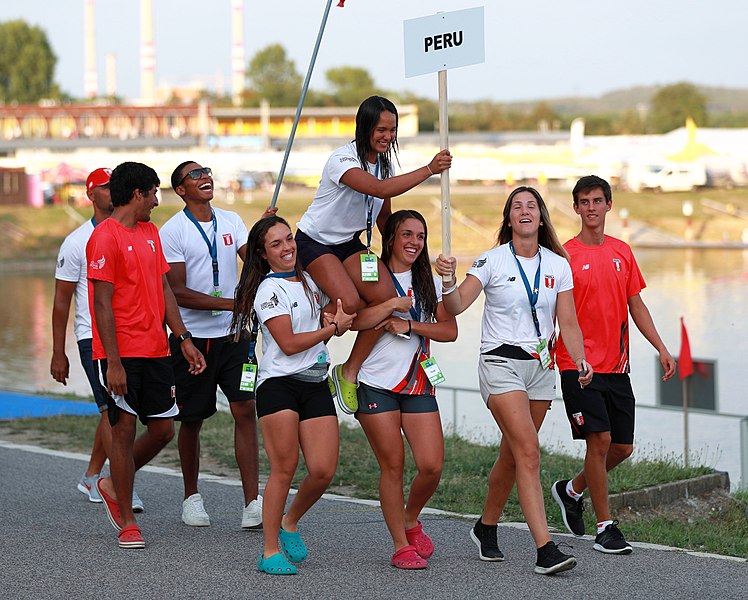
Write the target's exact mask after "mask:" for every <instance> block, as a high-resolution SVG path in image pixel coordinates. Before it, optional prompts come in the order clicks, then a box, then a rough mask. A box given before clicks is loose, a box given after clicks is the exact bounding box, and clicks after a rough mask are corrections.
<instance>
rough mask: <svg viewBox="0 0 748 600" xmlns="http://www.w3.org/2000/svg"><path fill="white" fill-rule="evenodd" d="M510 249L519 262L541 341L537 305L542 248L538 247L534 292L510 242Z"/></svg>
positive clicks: (536, 330)
mask: <svg viewBox="0 0 748 600" xmlns="http://www.w3.org/2000/svg"><path fill="white" fill-rule="evenodd" d="M509 249H510V250H511V251H512V256H514V260H515V261H516V262H517V268H518V269H519V274H520V275H521V276H522V283H524V284H525V291H526V292H527V299H528V300H529V301H530V312H532V321H533V323H535V332H536V333H537V334H538V339H540V323H539V322H538V313H537V311H536V310H535V305H536V304H537V303H538V292H539V291H540V246H538V270H537V271H535V286H534V287H533V288H532V290H530V282H529V281H528V280H527V275H525V270H524V269H523V268H522V265H521V264H520V263H519V259H518V258H517V255H516V254H515V252H514V244H513V243H512V242H509Z"/></svg>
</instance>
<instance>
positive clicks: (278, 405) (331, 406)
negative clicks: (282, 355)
mask: <svg viewBox="0 0 748 600" xmlns="http://www.w3.org/2000/svg"><path fill="white" fill-rule="evenodd" d="M281 410H292V411H294V412H297V413H299V421H305V420H307V419H315V418H317V417H330V416H331V417H337V413H336V412H335V402H334V401H333V399H332V395H331V394H330V387H329V386H328V385H327V381H322V382H321V383H310V382H308V381H300V380H298V379H294V378H293V377H290V376H286V377H271V378H270V379H266V380H265V381H263V382H262V385H260V387H259V388H257V416H258V417H259V418H262V417H265V416H267V415H272V414H273V413H277V412H280V411H281Z"/></svg>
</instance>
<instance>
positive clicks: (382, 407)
mask: <svg viewBox="0 0 748 600" xmlns="http://www.w3.org/2000/svg"><path fill="white" fill-rule="evenodd" d="M393 410H399V411H400V412H401V413H434V412H439V406H438V405H437V403H436V397H435V396H432V395H430V394H413V395H411V394H398V393H397V392H393V391H390V390H383V389H380V388H375V387H372V386H370V385H366V384H365V383H360V384H359V385H358V412H359V413H363V414H366V415H375V414H379V413H384V412H391V411H393Z"/></svg>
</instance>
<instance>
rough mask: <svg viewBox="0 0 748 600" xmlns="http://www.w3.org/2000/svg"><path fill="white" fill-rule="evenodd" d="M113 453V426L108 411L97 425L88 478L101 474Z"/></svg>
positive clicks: (102, 414)
mask: <svg viewBox="0 0 748 600" xmlns="http://www.w3.org/2000/svg"><path fill="white" fill-rule="evenodd" d="M111 451H112V426H111V425H110V424H109V415H108V414H107V411H106V410H105V411H104V412H102V413H101V416H100V417H99V423H98V425H96V433H95V434H94V443H93V448H92V450H91V458H90V459H89V461H88V468H87V469H86V477H91V476H92V475H96V474H97V473H101V470H102V469H103V468H104V463H105V462H106V459H107V457H108V456H109V453H110V452H111Z"/></svg>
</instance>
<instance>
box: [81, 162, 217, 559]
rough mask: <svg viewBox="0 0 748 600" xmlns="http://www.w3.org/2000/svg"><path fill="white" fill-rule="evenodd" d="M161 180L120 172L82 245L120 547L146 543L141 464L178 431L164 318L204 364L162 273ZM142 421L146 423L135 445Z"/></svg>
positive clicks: (103, 489) (106, 483) (193, 362)
mask: <svg viewBox="0 0 748 600" xmlns="http://www.w3.org/2000/svg"><path fill="white" fill-rule="evenodd" d="M159 183H160V181H159V179H158V176H157V175H156V172H155V171H154V170H153V169H152V168H150V167H149V166H147V165H144V164H142V163H134V162H126V163H122V164H121V165H119V166H118V167H117V168H116V169H114V171H112V175H111V179H110V181H109V189H110V194H111V198H112V204H113V206H114V211H113V212H112V216H111V217H110V218H109V219H107V220H106V221H104V222H103V223H101V224H100V225H99V226H98V227H97V228H96V229H94V231H93V233H92V234H91V238H90V239H89V241H88V245H87V246H86V258H87V261H88V279H89V280H90V282H91V285H90V286H89V288H88V298H89V305H90V309H91V316H92V325H93V359H94V361H96V366H97V370H98V371H99V374H100V378H101V380H102V382H103V384H104V385H105V387H106V389H107V392H108V398H107V403H108V405H109V411H108V413H109V421H110V423H111V425H112V450H111V454H110V455H109V462H110V472H111V477H108V478H105V479H99V480H98V482H97V484H96V487H97V489H98V491H99V494H100V495H101V498H102V500H103V501H104V506H105V507H106V510H107V515H108V516H109V520H110V522H111V523H112V525H113V526H114V528H115V529H116V530H117V531H118V532H119V534H118V538H119V546H120V547H121V548H144V547H145V542H144V541H143V536H142V533H141V531H140V528H139V527H138V525H137V523H136V521H135V515H134V514H133V511H132V506H131V499H132V486H133V480H134V477H135V471H136V470H137V469H139V468H140V467H142V466H143V465H145V464H146V463H148V462H149V461H150V460H151V459H152V458H153V457H154V456H156V454H158V453H159V452H160V451H161V449H162V448H163V447H164V446H165V445H166V444H168V443H169V441H170V440H171V439H172V438H173V437H174V420H173V418H174V415H176V414H177V413H178V412H179V411H178V409H177V405H176V401H175V392H174V389H175V387H174V374H173V371H172V369H171V365H170V363H169V361H168V358H167V357H168V355H169V343H168V340H167V336H166V328H165V324H168V325H169V327H170V329H171V330H172V332H173V333H174V335H175V336H177V338H178V339H179V340H180V341H181V351H182V354H183V355H184V357H185V358H186V359H187V362H188V363H189V366H190V372H191V373H193V374H198V373H201V372H202V371H203V370H204V369H205V360H204V358H203V355H202V354H201V353H200V352H199V351H198V350H197V349H196V348H195V347H194V345H193V344H192V340H191V339H190V338H191V337H192V336H191V335H190V333H189V332H188V331H187V330H186V328H185V326H184V324H183V323H182V319H181V317H180V315H179V309H178V307H177V303H176V301H175V299H174V295H173V294H172V291H171V288H170V287H169V284H168V282H167V280H166V272H167V271H168V270H169V267H168V265H167V264H166V260H165V259H164V255H163V252H162V250H161V240H160V239H159V235H158V229H156V226H155V225H153V224H152V223H150V218H151V210H153V208H154V207H156V206H158V199H157V197H156V194H157V193H158V186H159ZM138 418H140V420H141V422H143V423H144V424H145V425H146V426H147V430H146V432H145V433H143V435H141V436H140V437H139V438H138V440H137V443H135V428H136V419H138Z"/></svg>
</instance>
